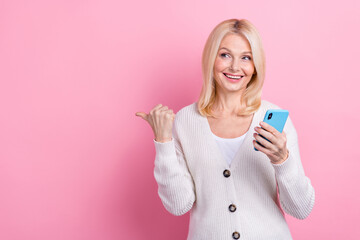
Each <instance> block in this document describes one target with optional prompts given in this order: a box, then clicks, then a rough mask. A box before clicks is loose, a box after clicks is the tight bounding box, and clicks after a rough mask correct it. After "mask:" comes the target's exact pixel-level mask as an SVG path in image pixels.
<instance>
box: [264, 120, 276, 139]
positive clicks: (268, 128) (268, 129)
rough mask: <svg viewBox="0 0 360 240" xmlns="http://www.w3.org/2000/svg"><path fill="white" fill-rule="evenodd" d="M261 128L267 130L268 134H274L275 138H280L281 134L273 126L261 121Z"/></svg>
mask: <svg viewBox="0 0 360 240" xmlns="http://www.w3.org/2000/svg"><path fill="white" fill-rule="evenodd" d="M260 126H261V127H262V128H264V129H265V130H267V131H268V132H270V133H272V134H273V135H274V136H279V134H280V132H279V131H278V130H276V128H274V127H273V126H271V125H270V124H268V123H266V122H263V121H261V122H260Z"/></svg>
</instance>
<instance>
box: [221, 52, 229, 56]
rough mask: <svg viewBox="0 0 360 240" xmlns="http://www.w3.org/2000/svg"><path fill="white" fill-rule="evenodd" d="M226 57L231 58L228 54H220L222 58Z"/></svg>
mask: <svg viewBox="0 0 360 240" xmlns="http://www.w3.org/2000/svg"><path fill="white" fill-rule="evenodd" d="M226 55H227V56H230V55H229V54H227V53H222V54H220V56H221V57H225V56H226Z"/></svg>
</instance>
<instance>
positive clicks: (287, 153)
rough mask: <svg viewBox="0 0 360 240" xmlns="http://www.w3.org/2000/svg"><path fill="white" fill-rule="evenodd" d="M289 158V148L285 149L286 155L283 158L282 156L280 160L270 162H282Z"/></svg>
mask: <svg viewBox="0 0 360 240" xmlns="http://www.w3.org/2000/svg"><path fill="white" fill-rule="evenodd" d="M288 158H289V150H288V149H287V150H286V156H285V158H283V159H282V160H280V161H276V162H273V161H272V162H271V163H272V164H282V163H283V162H285V161H286V160H287V159H288Z"/></svg>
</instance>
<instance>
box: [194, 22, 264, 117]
mask: <svg viewBox="0 0 360 240" xmlns="http://www.w3.org/2000/svg"><path fill="white" fill-rule="evenodd" d="M229 33H233V34H237V35H240V36H242V37H245V38H246V39H247V40H248V42H249V44H250V47H251V51H252V55H253V62H254V66H255V71H254V74H253V76H252V78H251V80H250V82H249V83H248V85H247V87H246V90H245V91H244V94H243V96H242V97H241V100H240V101H241V102H240V103H245V105H246V108H244V109H241V110H240V111H239V112H238V115H249V114H252V113H254V112H255V111H257V110H258V109H259V108H260V105H261V92H262V86H263V83H264V78H265V53H264V50H263V46H262V41H261V37H260V34H259V33H258V31H257V29H256V28H255V26H254V25H253V24H252V23H251V22H249V21H248V20H246V19H241V20H238V19H229V20H225V21H223V22H221V23H219V24H218V25H217V26H216V27H215V28H214V29H213V30H212V32H211V33H210V35H209V37H208V39H207V41H206V44H205V47H204V50H203V53H202V78H203V85H202V89H201V93H200V97H199V100H198V103H197V108H198V110H199V112H200V114H201V115H203V116H213V117H215V116H214V114H213V113H212V111H211V106H212V105H213V104H214V102H215V97H216V85H215V80H214V76H213V67H214V63H215V59H216V56H217V53H218V50H219V47H220V44H221V41H222V39H223V38H224V37H225V36H226V35H227V34H229Z"/></svg>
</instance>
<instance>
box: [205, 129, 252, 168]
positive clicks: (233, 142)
mask: <svg viewBox="0 0 360 240" xmlns="http://www.w3.org/2000/svg"><path fill="white" fill-rule="evenodd" d="M248 132H249V131H247V132H246V133H245V134H244V135H242V136H240V137H237V138H221V137H218V136H216V135H215V134H214V133H213V132H211V133H212V135H213V136H214V137H215V139H216V142H217V145H218V146H219V148H220V150H221V152H222V154H223V156H224V158H225V159H226V161H227V163H228V164H229V165H230V164H231V161H232V160H233V159H234V157H235V154H236V153H237V151H238V149H239V147H240V146H241V144H242V143H243V141H244V139H245V136H246V134H247V133H248Z"/></svg>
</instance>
